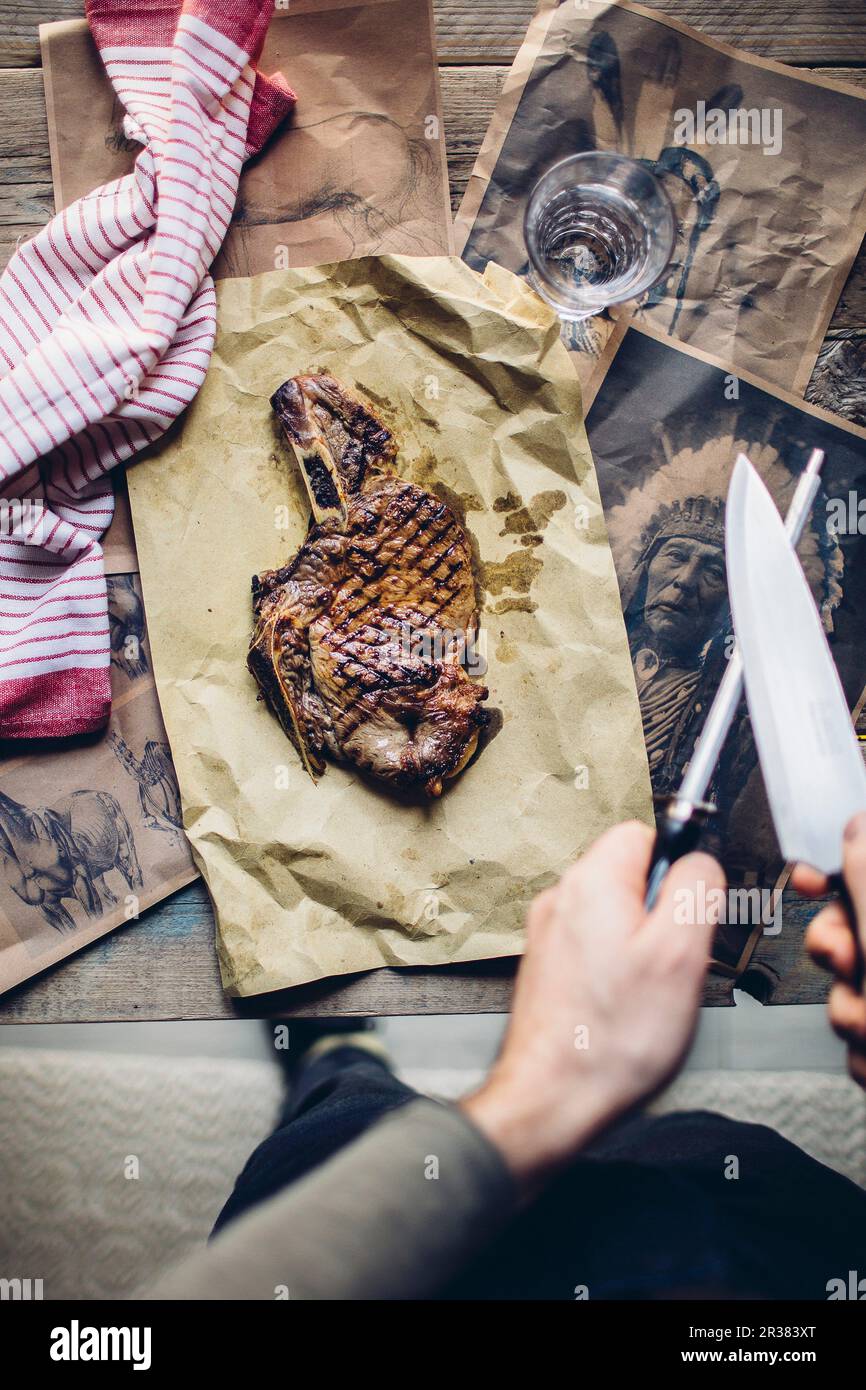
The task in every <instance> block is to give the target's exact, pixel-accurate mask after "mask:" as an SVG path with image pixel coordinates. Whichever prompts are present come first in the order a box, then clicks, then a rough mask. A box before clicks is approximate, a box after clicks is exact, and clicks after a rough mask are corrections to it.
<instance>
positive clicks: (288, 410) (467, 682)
mask: <svg viewBox="0 0 866 1390" xmlns="http://www.w3.org/2000/svg"><path fill="white" fill-rule="evenodd" d="M271 405H272V406H273V408H274V410H275V411H276V414H277V416H278V418H279V420H280V422H281V424H282V427H283V430H284V433H285V435H286V438H287V439H288V441H289V443H290V444H291V446H292V448H293V450H294V452H295V455H296V457H297V459H298V462H299V464H300V467H301V470H302V473H303V476H304V481H305V483H306V485H307V491H308V493H309V497H310V503H311V506H312V510H313V515H312V518H311V521H310V528H309V531H308V532H307V537H306V540H305V541H304V543H303V545H302V546H301V548H300V550H299V551H298V553H297V554H296V555H295V556H294V558H293V559H292V560H290V561H289V563H288V564H286V565H284V566H283V567H282V568H281V569H278V570H269V571H266V572H265V573H263V574H261V575H257V576H255V577H254V579H253V612H254V614H255V628H254V631H253V637H252V642H251V645H250V650H249V656H248V665H249V668H250V670H251V671H252V673H253V675H254V676H255V678H256V680H257V681H258V683H259V686H260V688H261V690H262V692H263V694H264V696H265V699H266V700H267V702H268V704H269V706H270V707H271V709H272V710H273V711H274V713H275V714H276V715H277V717H278V719H279V720H280V722H281V724H282V726H283V728H284V729H285V731H286V733H287V734H288V736H289V738H290V739H291V740H292V742H293V743H294V744H295V747H296V748H297V750H298V752H299V753H300V755H301V758H302V759H303V762H304V765H305V767H306V768H307V771H308V772H309V773H310V774H311V776H313V777H316V776H318V775H319V774H320V773H322V772H324V770H325V755H326V754H327V755H329V756H330V757H332V758H334V759H336V760H338V761H343V762H350V763H355V764H356V765H357V766H358V767H359V768H361V769H362V770H363V771H364V772H366V773H369V774H370V775H372V776H374V777H377V778H379V779H381V780H382V781H384V782H387V783H390V784H391V785H393V786H396V787H403V788H412V787H423V788H424V790H425V791H426V792H427V793H428V794H429V795H430V796H439V795H440V793H441V792H442V789H443V784H444V782H445V780H446V779H448V778H450V777H453V776H455V774H456V773H458V772H459V771H460V770H461V768H463V767H464V766H465V764H466V763H467V762H468V760H469V758H470V757H471V756H472V754H473V752H474V751H475V748H476V745H477V742H478V734H479V731H480V730H481V728H482V727H483V726H484V724H485V723H486V721H487V714H486V712H485V711H484V710H483V709H482V708H481V702H482V701H483V700H486V698H487V690H486V689H485V688H484V686H482V685H479V684H477V683H476V682H474V681H473V680H472V679H471V678H470V676H469V675H468V673H467V671H466V669H465V666H464V664H463V662H464V660H465V655H466V652H467V650H472V648H473V647H474V642H475V637H476V634H477V623H478V614H477V609H476V602H475V586H474V582H473V577H472V569H471V561H470V551H469V544H468V541H467V539H466V536H465V534H464V532H463V530H462V529H461V527H460V525H459V524H458V522H457V521H456V519H455V517H454V515H453V513H452V512H451V510H450V508H449V507H448V506H446V504H445V503H444V502H442V501H440V500H439V498H438V497H434V496H433V495H432V494H431V493H429V492H425V491H424V490H423V489H422V488H419V487H416V486H415V485H414V484H413V483H409V482H407V481H406V480H405V479H404V478H400V477H398V476H397V475H396V474H394V473H392V472H390V471H386V470H389V469H390V467H391V465H392V464H393V462H394V459H395V457H396V452H397V451H396V447H395V444H394V441H393V439H392V437H391V435H390V434H389V432H388V430H386V429H385V428H384V426H383V425H382V424H381V422H380V421H379V420H377V419H376V417H375V416H374V415H373V414H371V412H370V411H369V410H368V409H367V408H366V407H365V406H364V405H363V404H362V403H361V402H360V401H359V400H357V399H356V398H355V397H353V396H352V395H350V393H349V392H348V391H347V390H345V388H344V387H342V386H341V385H340V384H339V383H338V382H337V381H335V380H334V379H333V377H329V376H299V377H293V378H292V379H291V380H289V381H286V382H284V383H283V385H282V386H281V387H280V388H279V389H278V390H277V391H276V392H275V394H274V395H273V396H272V398H271Z"/></svg>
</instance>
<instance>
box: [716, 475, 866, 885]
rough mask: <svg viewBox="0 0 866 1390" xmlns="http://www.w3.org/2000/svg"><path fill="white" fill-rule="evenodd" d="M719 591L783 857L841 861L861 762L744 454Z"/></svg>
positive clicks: (819, 629) (792, 556) (781, 537)
mask: <svg viewBox="0 0 866 1390" xmlns="http://www.w3.org/2000/svg"><path fill="white" fill-rule="evenodd" d="M725 548H726V555H727V567H728V591H729V594H730V600H731V610H732V613H733V619H734V632H735V634H736V638H737V644H738V646H739V649H740V651H741V654H742V661H743V669H744V676H745V686H746V700H747V703H748V706H749V714H750V717H751V722H752V730H753V732H754V736H755V743H756V745H757V749H758V757H759V759H760V763H761V770H762V772H763V775H764V783H765V786H766V789H767V796H768V798H769V802H770V811H771V814H772V817H773V824H774V826H775V828H776V835H777V837H778V840H779V844H780V846H781V849H782V853H783V854H784V856H785V858H786V859H787V860H801V861H802V862H804V863H806V864H811V865H812V866H813V867H814V868H816V869H819V870H820V871H821V872H822V873H825V874H828V875H835V874H838V873H839V871H840V870H841V867H842V836H843V832H844V829H845V826H846V824H847V822H848V821H849V820H850V818H851V816H853V815H854V814H855V813H856V812H857V811H862V810H864V809H866V768H864V765H863V758H862V755H861V753H860V748H859V745H858V743H857V738H856V735H855V733H854V728H853V724H852V721H851V715H850V713H849V710H848V702H847V700H846V698H845V692H844V691H843V689H842V683H841V681H840V679H839V674H838V672H837V670H836V666H835V663H834V661H833V658H832V656H831V654H830V648H829V646H828V644H827V639H826V636H825V634H824V629H823V626H822V624H821V619H820V617H819V615H818V610H817V608H816V606H815V601H814V599H813V597H812V593H811V591H810V589H809V585H808V583H807V581H806V576H805V574H804V573H803V570H802V567H801V565H800V562H799V560H798V559H797V555H796V552H795V550H794V547H793V546H792V544H791V541H790V539H789V537H788V535H787V534H786V532H785V527H784V524H783V522H782V518H781V517H780V516H779V513H778V511H777V510H776V506H775V504H774V502H773V499H772V497H771V496H770V494H769V492H768V491H767V489H766V487H765V486H764V483H763V482H762V481H761V478H760V477H759V475H758V473H757V472H756V470H755V469H754V468H753V466H752V464H751V463H750V462H749V460H748V458H747V457H746V456H745V454H740V455H739V457H738V458H737V462H736V464H735V466H734V473H733V477H732V479H731V486H730V490H729V492H728V503H727V508H726V547H725Z"/></svg>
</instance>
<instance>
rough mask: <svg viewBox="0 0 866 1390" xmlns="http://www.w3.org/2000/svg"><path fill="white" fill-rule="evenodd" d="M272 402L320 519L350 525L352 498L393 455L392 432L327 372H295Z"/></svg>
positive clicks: (314, 514)
mask: <svg viewBox="0 0 866 1390" xmlns="http://www.w3.org/2000/svg"><path fill="white" fill-rule="evenodd" d="M271 406H272V407H273V410H274V412H275V413H276V415H277V418H278V419H279V421H280V424H281V425H282V428H283V433H284V435H285V437H286V439H287V440H288V442H289V444H290V445H291V447H292V449H293V451H294V454H295V457H296V459H297V461H298V465H299V467H300V469H301V476H302V477H303V479H304V484H305V486H306V489H307V494H308V496H309V499H310V506H311V508H312V511H313V516H314V518H315V520H316V522H317V523H318V524H319V525H320V526H321V525H327V524H332V525H336V526H338V527H341V528H343V527H345V525H346V521H347V519H348V499H349V497H351V496H352V494H353V493H356V492H358V491H359V490H360V488H361V487H362V485H363V483H364V479H365V477H366V476H367V473H368V471H369V470H370V469H371V468H383V467H386V466H387V465H388V464H390V463H392V462H393V460H394V457H395V455H396V447H395V445H394V441H393V439H392V437H391V435H390V433H389V431H388V430H386V429H385V427H384V425H383V424H382V423H381V421H380V420H377V419H376V417H375V416H374V415H373V414H372V413H371V412H370V411H369V410H368V409H367V407H366V406H365V405H364V403H363V402H362V401H360V400H359V399H358V398H357V397H356V396H353V395H352V394H351V392H349V391H347V390H346V388H345V387H344V386H341V385H340V383H339V382H338V381H336V380H335V379H334V378H333V377H332V376H327V375H325V374H318V375H314V374H312V373H307V374H305V375H302V376H293V377H290V378H289V379H288V381H284V382H283V384H282V386H279V387H278V388H277V390H276V391H275V392H274V394H273V396H272V397H271Z"/></svg>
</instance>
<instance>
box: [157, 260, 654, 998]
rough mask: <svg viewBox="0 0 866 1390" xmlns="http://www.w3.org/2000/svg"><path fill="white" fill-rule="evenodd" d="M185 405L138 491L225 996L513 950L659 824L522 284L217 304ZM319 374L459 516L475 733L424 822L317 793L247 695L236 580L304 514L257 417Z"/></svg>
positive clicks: (552, 370) (309, 284) (331, 781)
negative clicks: (478, 648)
mask: <svg viewBox="0 0 866 1390" xmlns="http://www.w3.org/2000/svg"><path fill="white" fill-rule="evenodd" d="M218 295H219V314H218V319H219V333H218V338H217V344H216V350H215V352H214V356H213V361H212V364H211V369H210V371H209V373H208V377H207V380H206V382H205V384H204V387H203V388H202V390H201V391H200V393H199V395H198V397H197V399H196V400H195V402H194V403H193V404H192V405H191V406H190V408H189V410H188V411H187V413H186V416H185V418H184V420H183V422H182V427H181V428H180V429H178V430H175V431H174V432H173V434H172V435H171V437H169V438H168V439H166V440H165V441H163V443H162V444H161V446H160V447H159V448H158V449H157V450H156V452H155V453H153V454H151V455H150V456H148V457H147V458H146V459H145V460H143V461H142V462H140V463H139V464H137V465H136V466H135V467H133V468H131V469H130V473H129V491H130V498H131V503H132V509H133V519H134V525H135V532H136V538H137V542H138V551H139V558H140V565H141V574H142V580H143V584H144V590H145V596H146V603H147V611H148V617H149V623H150V632H151V641H152V647H153V655H154V662H155V670H156V678H157V683H158V688H159V696H160V701H161V704H162V709H163V714H164V718H165V723H166V728H167V730H168V734H169V738H170V741H171V747H172V753H173V756H174V760H175V766H176V768H177V773H178V778H179V781H180V787H181V793H182V798H183V809H184V824H185V827H186V831H187V834H188V835H189V838H190V842H191V845H192V848H193V852H194V854H195V857H196V860H197V862H198V864H199V867H200V868H201V871H202V874H203V875H204V877H205V880H206V881H207V884H208V887H209V889H210V892H211V895H212V897H213V901H214V906H215V911H216V917H217V928H218V949H219V958H220V965H221V970H222V977H223V983H224V985H225V988H226V989H227V990H228V991H229V993H231V994H236V995H251V994H257V993H260V992H263V991H268V990H275V989H279V988H283V987H286V986H290V985H297V984H302V983H304V982H307V981H311V980H315V979H319V978H322V977H325V976H330V975H339V974H343V973H347V972H351V971H360V970H366V969H370V968H371V967H375V966H382V965H397V966H400V965H435V964H441V963H444V962H454V961H467V960H476V959H483V958H489V957H494V956H502V955H510V954H513V953H516V952H519V951H520V950H521V942H522V927H523V919H524V914H525V909H526V906H527V904H528V903H529V901H530V900H531V898H532V897H533V896H534V895H535V894H536V893H537V892H538V891H539V890H540V889H542V888H544V887H545V886H546V885H548V884H549V883H551V882H552V881H553V879H554V878H555V877H556V875H558V874H559V873H560V872H561V871H562V869H563V868H564V867H565V866H566V865H567V864H568V862H569V861H570V860H572V859H573V858H574V856H575V855H577V854H578V853H579V852H580V851H581V850H582V849H583V848H584V847H585V846H586V845H588V844H589V843H590V841H592V840H593V839H594V838H595V837H596V836H597V835H598V834H599V832H600V831H601V830H603V829H604V828H605V827H606V826H609V825H611V824H613V823H614V822H616V821H619V820H621V819H622V818H623V817H627V816H639V817H641V818H643V819H644V820H647V821H650V820H651V800H650V784H649V777H648V771H647V763H646V755H645V752H644V744H643V737H642V732H641V721H640V713H639V709H638V702H637V697H636V694H635V685H634V678H633V675H632V669H631V663H630V660H629V653H628V647H627V643H626V636H625V629H624V625H623V619H622V613H621V608H620V598H619V591H618V588H617V581H616V576H615V573H614V567H613V561H612V559H611V553H610V549H609V547H608V542H607V536H606V531H605V525H604V520H603V516H602V511H601V506H600V502H599V495H598V488H597V484H596V479H595V472H594V469H593V464H592V459H591V456H590V453H589V448H588V445H587V442H586V435H585V433H584V429H583V424H582V416H581V403H580V390H579V387H578V385H577V382H576V379H575V375H574V370H573V368H572V365H571V362H570V360H569V357H568V354H567V352H566V350H565V348H564V347H563V345H562V343H561V341H560V338H559V325H558V323H557V320H556V318H555V317H554V315H553V314H552V313H551V312H550V311H549V310H548V309H547V307H546V306H545V305H543V304H542V302H541V301H540V300H539V299H538V298H537V297H536V296H535V295H534V294H533V293H532V292H531V291H530V290H528V289H527V288H526V286H525V285H524V284H523V283H522V282H521V281H520V280H519V279H518V278H517V277H515V276H513V275H511V274H510V273H509V272H507V271H503V270H499V269H497V268H496V267H490V268H489V270H488V274H487V277H486V278H485V279H483V280H482V278H481V277H479V276H478V275H477V274H476V273H475V272H474V271H472V270H470V269H469V268H468V267H467V266H466V265H464V264H462V263H461V262H460V261H459V260H457V259H454V258H451V259H449V258H445V257H436V258H411V259H409V258H403V257H397V256H387V257H382V258H367V259H363V260H358V261H352V262H343V263H340V264H337V265H332V266H325V267H316V268H308V269H297V270H291V271H286V272H282V271H274V272H269V273H267V274H263V275H259V276H256V277H254V278H252V279H246V280H232V281H225V282H223V283H222V284H220V285H219V287H218ZM309 368H313V369H325V370H328V371H330V372H332V373H333V374H334V375H335V376H337V377H338V378H339V379H341V380H342V381H343V382H344V383H346V384H347V385H348V386H349V387H350V388H352V389H357V390H358V391H360V392H361V393H362V394H363V395H364V396H365V397H366V398H367V399H368V400H369V401H370V402H371V403H372V405H373V408H374V409H375V410H376V411H378V412H379V413H380V414H381V416H382V418H383V420H384V421H385V422H386V424H387V425H388V426H389V428H391V429H392V430H393V431H394V433H395V434H396V436H397V437H398V440H399V442H400V453H399V457H398V464H397V467H398V470H399V472H400V473H401V474H402V475H403V476H405V477H408V478H410V479H412V480H413V481H415V482H417V483H419V484H421V485H423V486H425V487H427V488H429V489H431V490H433V491H435V492H437V493H439V494H440V495H441V496H442V497H443V498H444V499H446V500H448V501H449V502H450V503H451V504H452V505H453V506H454V507H455V509H456V510H457V512H458V513H459V514H460V515H461V516H462V517H463V518H465V524H466V528H467V530H468V532H469V534H470V536H471V538H472V540H473V547H474V550H475V554H476V558H477V581H478V584H479V594H480V597H481V599H482V615H481V618H482V626H483V629H484V631H485V633H486V642H487V648H486V656H487V662H488V671H487V674H486V677H485V681H486V683H487V684H488V686H489V688H490V699H489V702H488V706H489V708H491V709H492V710H493V711H495V712H496V713H495V715H494V721H493V725H492V729H491V734H490V736H489V737H488V739H487V742H486V746H484V747H483V748H482V750H481V752H480V753H479V755H478V756H477V757H476V758H475V760H474V761H473V762H472V763H471V765H470V766H469V767H468V768H467V769H466V771H465V772H464V773H463V774H462V775H461V776H460V777H459V778H457V779H456V781H455V782H454V783H453V784H452V785H451V786H450V788H449V789H448V790H447V791H446V793H445V795H444V796H443V797H442V798H441V799H440V800H437V801H424V802H422V801H421V800H420V799H419V800H418V801H417V802H410V803H407V801H406V800H398V799H397V798H395V797H394V796H393V795H392V794H390V793H389V792H387V791H385V790H380V789H378V788H376V787H375V786H371V785H370V783H369V782H366V781H364V780H362V779H361V778H360V777H359V775H358V774H357V772H356V771H355V770H354V769H353V768H351V767H342V766H337V765H333V764H329V766H328V770H327V772H326V773H325V775H324V776H323V777H322V778H321V780H320V781H319V782H318V783H317V784H316V783H313V782H312V781H311V780H310V778H309V777H308V775H307V774H306V772H305V771H304V770H303V768H302V766H301V763H300V760H299V758H298V756H297V753H296V752H295V750H294V748H293V747H292V746H291V744H290V743H289V742H288V741H287V739H286V738H285V736H284V734H283V733H282V731H281V729H280V727H279V725H278V723H277V721H276V719H275V718H274V717H273V716H272V715H271V714H270V713H269V712H268V710H267V709H266V707H265V705H264V704H263V703H262V702H261V701H259V700H258V699H257V688H256V685H255V683H254V681H253V679H252V677H251V676H250V675H249V673H248V672H247V669H246V664H245V659H246V650H247V643H248V639H249V634H250V628H251V620H252V614H251V606H250V577H251V576H252V575H253V574H254V573H256V572H258V571H260V570H263V569H266V568H268V567H271V566H275V565H278V564H281V563H284V562H285V560H286V559H287V558H288V557H289V556H290V555H291V554H293V553H294V551H295V550H296V548H297V546H298V545H299V544H300V542H301V541H302V539H303V536H304V533H305V530H306V525H307V519H308V513H309V508H308V505H307V500H306V495H305V493H304V490H303V485H302V482H301V479H300V477H299V476H298V473H297V470H296V467H295V464H294V462H293V459H292V457H291V456H290V452H289V450H288V447H287V446H286V445H285V444H284V443H283V441H282V440H281V437H280V433H279V430H278V428H277V425H276V421H275V420H274V418H273V416H272V412H271V410H270V407H269V404H268V398H269V396H270V395H271V393H272V392H273V391H274V389H275V388H276V387H277V386H278V385H279V384H280V382H282V381H283V380H284V379H285V378H286V377H288V376H291V375H294V374H295V373H297V372H300V371H303V370H305V369H309Z"/></svg>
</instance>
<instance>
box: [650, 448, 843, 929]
mask: <svg viewBox="0 0 866 1390" xmlns="http://www.w3.org/2000/svg"><path fill="white" fill-rule="evenodd" d="M823 462H824V453H823V450H821V449H813V450H812V453H811V454H810V455H809V459H808V462H807V464H806V467H805V468H804V470H803V472H802V473H801V474H800V478H799V481H798V483H797V487H796V489H795V491H794V496H793V497H792V499H791V503H790V506H789V508H788V513H787V516H786V517H785V530H786V532H787V534H788V535H789V536H790V538H791V542H792V544H793V545H795V546H796V544H797V542H798V541H799V539H800V536H801V535H802V533H803V527H804V525H805V524H806V518H807V517H808V515H809V513H810V511H811V510H812V503H813V502H814V500H815V494H816V492H817V491H818V484H819V482H820V473H821V465H822V464H823ZM742 694H743V662H742V656H741V654H740V650H739V647H738V646H736V645H735V646H734V648H733V650H732V652H731V654H730V657H729V658H728V664H727V667H726V669H725V674H724V676H723V677H722V679H721V681H720V682H719V688H718V690H717V691H716V694H715V697H714V699H713V703H712V705H711V706H710V710H709V713H708V714H707V717H706V720H705V721H704V726H703V729H702V730H701V735H700V738H699V739H698V742H697V744H696V746H695V750H694V753H693V754H692V756H691V758H690V760H689V764H688V767H687V768H686V771H685V775H684V777H683V780H682V783H681V784H680V788H679V791H678V792H677V793H676V795H675V796H673V797H671V798H670V800H669V802H668V805H667V807H666V810H665V813H664V815H663V816H662V817H661V819H660V821H659V825H658V829H657V832H656V841H655V846H654V849H653V855H652V860H651V862H650V871H649V875H648V877H647V888H646V895H645V898H644V904H645V906H646V907H647V908H652V907H653V906H654V904H655V902H656V899H657V898H658V894H659V890H660V889H661V885H662V882H663V880H664V878H665V875H666V874H667V872H668V870H669V869H670V867H671V864H672V863H674V861H675V860H677V859H680V858H682V856H683V855H684V854H688V853H690V851H691V850H693V849H695V847H696V846H697V844H698V841H699V840H700V835H701V830H702V828H703V826H704V825H705V824H706V822H707V820H708V818H709V817H710V816H712V814H713V812H714V810H715V808H714V807H713V806H711V805H709V804H708V803H707V801H706V796H707V790H708V788H709V785H710V782H711V781H712V777H713V773H714V771H715V769H716V764H717V763H718V760H719V755H720V753H721V751H722V746H723V744H724V742H725V739H726V738H727V735H728V731H729V729H730V727H731V724H732V722H733V719H734V715H735V714H736V712H737V709H738V707H739V704H740V699H741V698H742Z"/></svg>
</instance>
